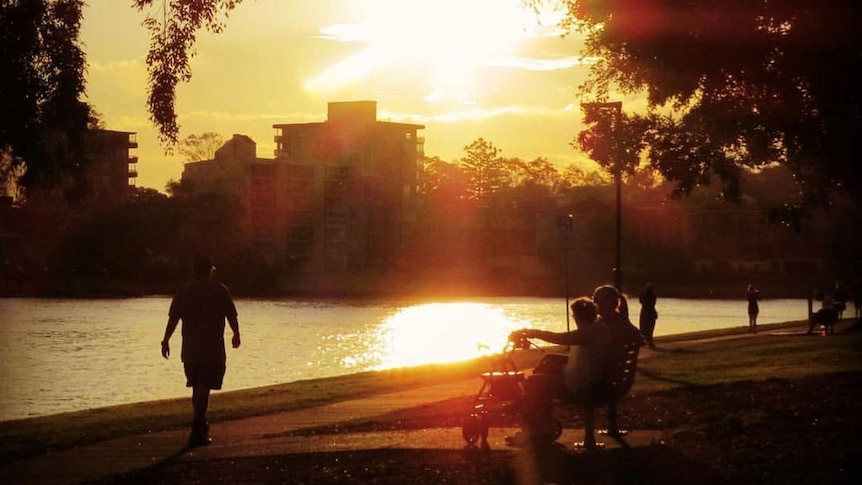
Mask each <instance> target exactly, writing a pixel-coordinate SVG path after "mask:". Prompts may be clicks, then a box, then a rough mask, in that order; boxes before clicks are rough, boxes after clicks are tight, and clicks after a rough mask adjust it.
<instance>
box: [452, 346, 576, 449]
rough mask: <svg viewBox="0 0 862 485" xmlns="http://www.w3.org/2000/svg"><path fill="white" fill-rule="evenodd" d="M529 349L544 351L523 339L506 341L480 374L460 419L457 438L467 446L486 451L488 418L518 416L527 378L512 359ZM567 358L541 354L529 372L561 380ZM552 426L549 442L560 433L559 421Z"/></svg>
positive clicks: (561, 429)
mask: <svg viewBox="0 0 862 485" xmlns="http://www.w3.org/2000/svg"><path fill="white" fill-rule="evenodd" d="M530 347H536V348H537V349H539V350H541V351H542V352H544V349H541V348H540V347H538V346H536V345H535V344H533V343H532V342H531V341H529V340H528V339H526V338H520V337H519V338H516V339H515V340H511V339H510V340H509V341H507V342H506V345H505V346H504V347H503V351H502V353H501V354H500V356H499V357H497V358H495V359H492V364H491V369H490V370H489V371H488V372H483V373H482V376H481V377H482V385H481V387H480V388H479V392H477V393H476V397H475V398H474V399H473V403H472V407H471V409H470V413H469V415H468V416H467V417H465V418H464V421H463V422H462V425H461V436H462V437H463V438H464V441H466V442H467V445H468V446H475V444H476V442H477V441H479V442H480V446H481V447H482V449H489V446H488V429H489V427H490V417H491V415H493V414H506V413H513V414H517V413H520V411H521V404H522V400H523V398H524V392H525V385H526V382H527V379H526V376H525V375H524V373H523V372H521V371H520V370H519V369H518V367H517V365H516V364H515V361H514V359H513V358H512V356H513V354H514V352H515V350H518V349H520V350H528V349H529V348H530ZM567 359H568V357H567V356H565V355H560V354H548V355H545V356H543V357H542V360H541V361H540V362H539V364H538V365H536V367H535V368H533V372H532V373H533V374H534V375H535V374H548V375H553V374H558V375H559V378H562V372H563V368H564V367H565V365H566V361H567ZM553 425H554V426H553V429H551V430H548V431H547V434H548V436H547V439H548V440H549V442H552V441H554V440H556V439H557V438H559V437H560V435H561V434H562V432H563V428H562V425H561V424H560V423H559V422H556V421H554V422H553Z"/></svg>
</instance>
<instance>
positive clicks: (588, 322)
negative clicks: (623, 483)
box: [507, 285, 641, 448]
mask: <svg viewBox="0 0 862 485" xmlns="http://www.w3.org/2000/svg"><path fill="white" fill-rule="evenodd" d="M621 300H622V297H621V296H620V294H619V292H617V290H616V289H615V288H614V287H612V286H609V285H605V286H600V287H599V288H597V289H596V291H595V293H594V294H593V300H592V302H591V301H590V299H589V298H587V297H582V298H578V299H577V300H575V302H574V303H572V305H571V308H572V313H573V314H574V317H575V323H576V324H577V326H578V329H577V330H574V331H572V332H563V333H555V332H547V331H542V330H531V329H524V330H519V331H516V332H514V333H513V337H517V336H521V337H525V338H538V339H541V340H544V341H547V342H550V343H554V344H557V345H573V346H575V347H574V348H573V349H572V351H571V352H572V353H571V354H570V357H569V360H568V362H567V364H566V368H565V371H564V372H563V376H562V379H560V376H559V375H557V376H554V375H545V374H539V375H536V374H534V375H532V376H530V378H529V379H527V384H526V389H525V395H524V401H523V408H522V409H523V417H522V419H523V423H524V433H521V434H519V435H515V436H513V437H510V438H508V439H507V441H510V442H517V444H520V443H521V442H524V441H526V440H529V439H530V436H531V435H532V434H533V433H541V430H542V429H547V428H545V427H546V426H549V424H550V423H552V417H551V411H552V406H553V399H554V398H555V397H559V396H561V395H562V396H565V398H566V399H567V400H571V401H576V402H578V403H580V404H581V405H582V406H583V412H584V442H583V446H584V447H588V448H591V447H595V446H596V441H595V434H594V431H595V406H596V405H597V404H600V403H607V404H608V420H609V426H608V427H609V433H611V434H616V433H618V432H619V430H618V427H617V422H616V398H615V397H610V396H601V395H597V394H598V393H600V391H599V390H600V389H601V388H602V387H604V384H606V383H605V382H604V380H606V379H607V376H608V373H609V371H610V369H611V367H612V366H614V365H615V364H616V362H614V361H613V360H614V359H615V358H617V357H618V356H619V355H620V354H621V352H623V351H625V348H626V345H627V344H632V343H633V344H634V345H635V346H636V347H637V346H639V344H640V339H641V335H640V331H638V329H637V328H636V327H635V326H634V325H632V324H631V322H630V321H629V319H628V317H627V316H626V315H624V314H622V313H620V312H619V310H618V309H619V308H620V303H621ZM596 312H598V313H599V314H600V315H601V318H600V319H599V320H598V321H596V318H595V314H596Z"/></svg>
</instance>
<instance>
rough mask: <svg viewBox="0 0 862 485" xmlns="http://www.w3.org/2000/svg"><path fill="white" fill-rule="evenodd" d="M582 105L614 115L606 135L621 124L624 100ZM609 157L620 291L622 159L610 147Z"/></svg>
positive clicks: (616, 279) (616, 277)
mask: <svg viewBox="0 0 862 485" xmlns="http://www.w3.org/2000/svg"><path fill="white" fill-rule="evenodd" d="M582 106H584V108H586V109H590V110H595V112H596V113H599V114H600V116H601V113H608V114H610V115H611V116H612V118H611V121H612V123H611V124H610V127H609V128H610V129H609V130H608V133H606V134H605V136H610V135H615V134H616V131H617V129H618V128H619V126H620V122H621V121H622V115H623V103H622V101H612V102H607V103H583V104H582ZM608 157H609V158H610V161H611V167H612V170H613V174H614V184H615V185H616V189H617V208H616V209H617V219H616V230H617V234H616V259H615V262H614V263H615V264H614V268H613V275H614V288H616V289H617V291H619V292H620V293H622V291H623V269H622V225H623V222H622V186H623V183H622V161H621V160H620V159H619V157H617V156H614V150H613V149H610V147H609V149H608Z"/></svg>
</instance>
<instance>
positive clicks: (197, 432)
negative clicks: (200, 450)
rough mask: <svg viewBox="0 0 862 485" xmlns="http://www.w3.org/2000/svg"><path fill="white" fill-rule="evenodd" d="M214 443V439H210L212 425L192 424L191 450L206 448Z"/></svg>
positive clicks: (190, 435)
mask: <svg viewBox="0 0 862 485" xmlns="http://www.w3.org/2000/svg"><path fill="white" fill-rule="evenodd" d="M210 443H212V438H210V425H209V423H206V422H204V423H198V422H193V423H192V432H191V434H189V443H188V446H189V448H196V447H198V446H206V445H208V444H210Z"/></svg>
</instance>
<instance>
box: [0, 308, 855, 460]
mask: <svg viewBox="0 0 862 485" xmlns="http://www.w3.org/2000/svg"><path fill="white" fill-rule="evenodd" d="M800 325H802V324H801V322H792V323H788V324H779V325H770V326H763V328H762V330H761V332H760V334H758V335H757V337H756V338H749V335H748V334H747V333H745V329H742V328H736V329H725V330H719V331H708V332H698V333H695V334H686V335H680V336H674V337H665V338H659V339H657V343H658V349H657V350H655V351H653V350H644V351H643V352H642V354H641V355H642V358H641V360H640V363H639V369H638V377H637V379H636V382H635V386H634V389H633V392H632V394H633V396H637V397H640V398H642V397H644V396H651V395H659V394H660V393H663V392H668V391H673V390H680V389H681V390H685V389H696V388H705V387H708V386H715V385H721V384H729V383H736V382H749V383H750V382H758V381H767V380H770V379H775V378H781V379H807V378H811V377H816V376H825V375H831V374H836V373H848V372H849V373H859V372H862V359H860V353H862V332H849V331H844V332H839V335H835V336H831V337H822V338H821V337H811V336H805V337H803V336H796V335H786V336H773V335H769V334H770V333H772V332H781V331H786V330H788V329H790V330H798V329H800V328H801V327H800ZM848 327H849V322H847V321H845V323H842V324H839V326H838V327H837V328H838V330H839V331H840V330H846V329H847V328H848ZM516 357H517V359H518V360H517V362H518V365H519V367H520V368H524V369H526V368H530V367H531V366H532V365H533V364H535V362H536V361H537V360H538V359H539V358H540V357H541V353H540V352H538V351H529V352H518V353H516ZM487 365H488V364H487V362H485V361H483V360H481V359H478V360H475V361H470V362H465V363H458V364H447V365H429V366H422V367H416V368H410V369H400V370H392V371H381V372H365V373H361V374H354V375H349V376H340V377H334V378H328V379H318V380H309V381H298V382H293V383H288V384H283V385H278V386H269V387H263V388H258V389H250V390H242V391H232V392H222V393H217V394H216V395H215V396H214V399H213V403H212V407H211V411H210V414H211V420H212V421H222V420H227V419H235V418H241V417H248V416H254V415H262V414H267V413H272V412H277V411H285V410H291V409H300V408H305V407H311V406H316V405H320V404H325V403H330V402H335V401H340V400H345V399H352V398H356V397H359V396H364V395H371V394H375V393H384V392H392V391H396V390H398V389H404V388H410V387H417V386H426V385H433V384H438V383H446V382H452V381H454V380H461V379H476V378H477V376H478V375H479V373H481V372H482V371H484V370H486V369H487ZM450 408H451V406H450ZM457 411H458V412H457V413H455V414H454V415H458V416H460V415H461V414H460V413H461V412H462V411H463V409H462V408H458V409H457ZM189 412H190V410H189V403H188V400H187V399H174V400H165V401H155V402H145V403H138V404H131V405H124V406H114V407H108V408H101V409H93V410H88V411H82V412H74V413H64V414H58V415H52V416H45V417H37V418H30V419H24V420H16V421H7V422H4V423H3V424H2V427H0V447H2V448H0V459H2V460H4V461H7V460H10V459H15V458H18V457H22V456H28V455H33V454H37V453H40V452H45V451H49V450H56V449H62V448H65V447H69V446H74V445H78V444H84V443H88V442H95V441H100V440H104V439H108V438H111V437H115V436H120V435H127V434H137V433H144V432H150V431H160V430H166V429H173V428H181V427H186V426H187V425H188V419H189ZM392 419H394V420H398V419H402V418H398V417H393V418H392ZM456 422H457V421H456Z"/></svg>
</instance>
